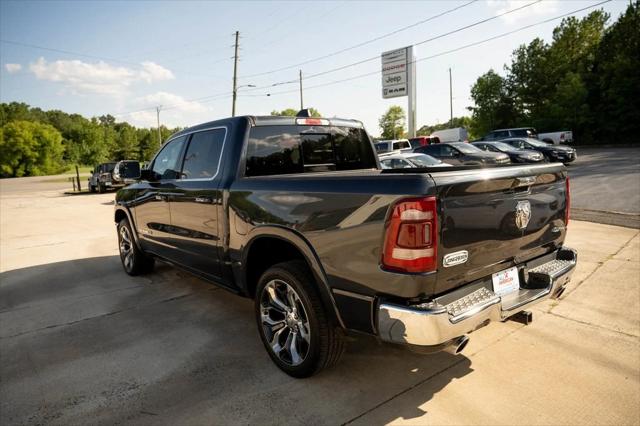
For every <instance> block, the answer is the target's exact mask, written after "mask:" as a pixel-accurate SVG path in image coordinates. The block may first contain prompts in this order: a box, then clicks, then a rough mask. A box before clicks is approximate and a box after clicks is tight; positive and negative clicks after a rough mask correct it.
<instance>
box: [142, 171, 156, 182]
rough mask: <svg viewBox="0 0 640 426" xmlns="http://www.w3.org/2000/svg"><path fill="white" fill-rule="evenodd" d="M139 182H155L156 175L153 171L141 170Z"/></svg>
mask: <svg viewBox="0 0 640 426" xmlns="http://www.w3.org/2000/svg"><path fill="white" fill-rule="evenodd" d="M139 179H140V180H146V181H148V182H155V181H156V180H158V179H156V173H155V172H154V171H153V170H149V169H142V170H140V177H139Z"/></svg>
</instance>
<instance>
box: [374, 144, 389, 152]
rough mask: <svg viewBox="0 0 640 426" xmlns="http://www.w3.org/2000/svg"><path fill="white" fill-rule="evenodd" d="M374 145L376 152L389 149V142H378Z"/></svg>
mask: <svg viewBox="0 0 640 426" xmlns="http://www.w3.org/2000/svg"><path fill="white" fill-rule="evenodd" d="M375 147H376V151H378V152H386V151H388V150H389V143H388V142H378V143H376V144H375Z"/></svg>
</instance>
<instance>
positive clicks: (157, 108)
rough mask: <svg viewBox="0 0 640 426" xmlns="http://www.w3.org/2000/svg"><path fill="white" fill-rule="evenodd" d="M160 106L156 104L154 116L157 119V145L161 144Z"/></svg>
mask: <svg viewBox="0 0 640 426" xmlns="http://www.w3.org/2000/svg"><path fill="white" fill-rule="evenodd" d="M161 108H162V105H158V106H157V107H156V117H157V119H158V146H161V145H162V136H160V109H161Z"/></svg>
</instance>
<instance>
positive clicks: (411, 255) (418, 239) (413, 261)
mask: <svg viewBox="0 0 640 426" xmlns="http://www.w3.org/2000/svg"><path fill="white" fill-rule="evenodd" d="M437 219H438V217H437V214H436V198H435V197H425V198H409V199H404V200H401V201H399V202H397V203H396V204H395V205H394V206H393V211H392V212H391V216H390V217H389V219H388V221H387V223H386V229H385V236H384V246H383V247H382V266H383V267H384V268H385V269H389V270H394V271H401V272H429V271H435V270H436V266H437V255H438V251H437V247H438V241H437V235H438V233H437V223H438V220H437Z"/></svg>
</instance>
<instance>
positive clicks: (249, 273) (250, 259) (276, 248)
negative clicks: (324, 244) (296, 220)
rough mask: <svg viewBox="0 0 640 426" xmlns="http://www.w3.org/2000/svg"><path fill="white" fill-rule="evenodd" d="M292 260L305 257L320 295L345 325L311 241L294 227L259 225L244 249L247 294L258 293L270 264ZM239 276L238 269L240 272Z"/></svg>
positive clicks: (244, 274)
mask: <svg viewBox="0 0 640 426" xmlns="http://www.w3.org/2000/svg"><path fill="white" fill-rule="evenodd" d="M288 260H303V261H304V262H305V263H306V264H307V266H308V267H309V270H310V271H311V273H312V274H313V276H314V278H315V281H316V288H317V289H318V292H319V293H320V298H321V300H322V302H323V304H324V305H325V308H326V309H327V312H328V313H329V314H330V315H331V316H332V317H333V319H334V320H335V321H336V322H337V323H338V324H339V325H340V326H341V327H342V328H344V322H343V321H342V318H341V317H340V313H339V311H338V308H337V305H336V302H335V299H334V297H333V294H332V293H331V288H330V286H329V281H328V279H327V276H326V273H325V271H324V268H323V267H322V264H321V263H320V259H319V258H318V256H317V254H316V253H315V250H313V248H312V246H311V244H310V243H309V242H308V241H307V240H306V238H304V236H302V235H301V234H299V233H297V232H295V231H294V230H292V229H289V228H284V227H278V226H261V227H256V228H254V230H253V231H252V232H251V234H250V236H249V240H248V242H247V244H246V246H245V247H244V250H243V252H242V260H241V265H242V267H241V270H240V276H241V281H242V286H243V287H244V288H243V290H244V292H245V294H246V295H247V296H249V297H251V298H253V297H255V290H256V287H257V284H258V281H259V279H260V276H262V274H263V273H264V271H266V270H267V269H268V268H269V267H271V266H273V265H275V264H277V263H280V262H285V261H288ZM236 276H237V273H236Z"/></svg>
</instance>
